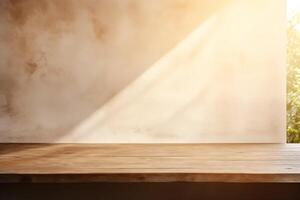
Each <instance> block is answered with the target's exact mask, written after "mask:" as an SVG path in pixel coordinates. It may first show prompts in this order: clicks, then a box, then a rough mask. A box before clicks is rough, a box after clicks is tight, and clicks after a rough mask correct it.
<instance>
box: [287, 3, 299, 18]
mask: <svg viewBox="0 0 300 200" xmlns="http://www.w3.org/2000/svg"><path fill="white" fill-rule="evenodd" d="M287 11H288V18H291V17H292V16H293V15H294V14H295V13H297V12H299V11H300V0H288V2H287Z"/></svg>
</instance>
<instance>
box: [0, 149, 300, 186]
mask: <svg viewBox="0 0 300 200" xmlns="http://www.w3.org/2000/svg"><path fill="white" fill-rule="evenodd" d="M0 182H6V183H7V182H297V183H300V145H298V144H0Z"/></svg>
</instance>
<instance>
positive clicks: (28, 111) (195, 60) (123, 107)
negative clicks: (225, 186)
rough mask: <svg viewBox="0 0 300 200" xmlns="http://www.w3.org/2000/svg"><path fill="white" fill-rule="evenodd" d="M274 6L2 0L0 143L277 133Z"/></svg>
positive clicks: (278, 22) (277, 8)
mask: <svg viewBox="0 0 300 200" xmlns="http://www.w3.org/2000/svg"><path fill="white" fill-rule="evenodd" d="M284 10H285V7H284V1H283V0H276V1H273V0H233V1H224V0H220V1H210V0H154V1H148V0H124V1H118V0H110V1H106V0H100V1H96V0H86V1H73V0H52V1H38V0H23V1H22V0H19V1H16V0H14V1H6V0H2V1H0V15H1V16H0V95H1V96H0V97H1V98H0V103H1V105H0V141H1V142H282V141H284V134H285V133H284V127H285V125H284V121H285V120H284V119H285V111H284V110H285V104H284V96H285V85H284V79H285V73H284V71H285V15H284ZM191 32H193V33H192V34H191V35H190V34H189V33H191ZM178 43H180V44H179V45H178V46H177V47H176V48H174V47H175V46H176V45H177V44H178ZM173 48H174V49H173ZM134 80H135V81H134ZM132 81H134V82H132ZM112 97H113V98H112Z"/></svg>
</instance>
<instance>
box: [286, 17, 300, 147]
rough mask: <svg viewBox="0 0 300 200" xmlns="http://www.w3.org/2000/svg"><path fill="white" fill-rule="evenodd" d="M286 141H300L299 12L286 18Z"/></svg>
mask: <svg viewBox="0 0 300 200" xmlns="http://www.w3.org/2000/svg"><path fill="white" fill-rule="evenodd" d="M287 56H288V72H287V76H288V78H287V91H288V94H287V115H288V116H287V142H289V143H299V142H300V13H299V14H296V15H294V17H292V18H291V19H289V20H288V55H287Z"/></svg>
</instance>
